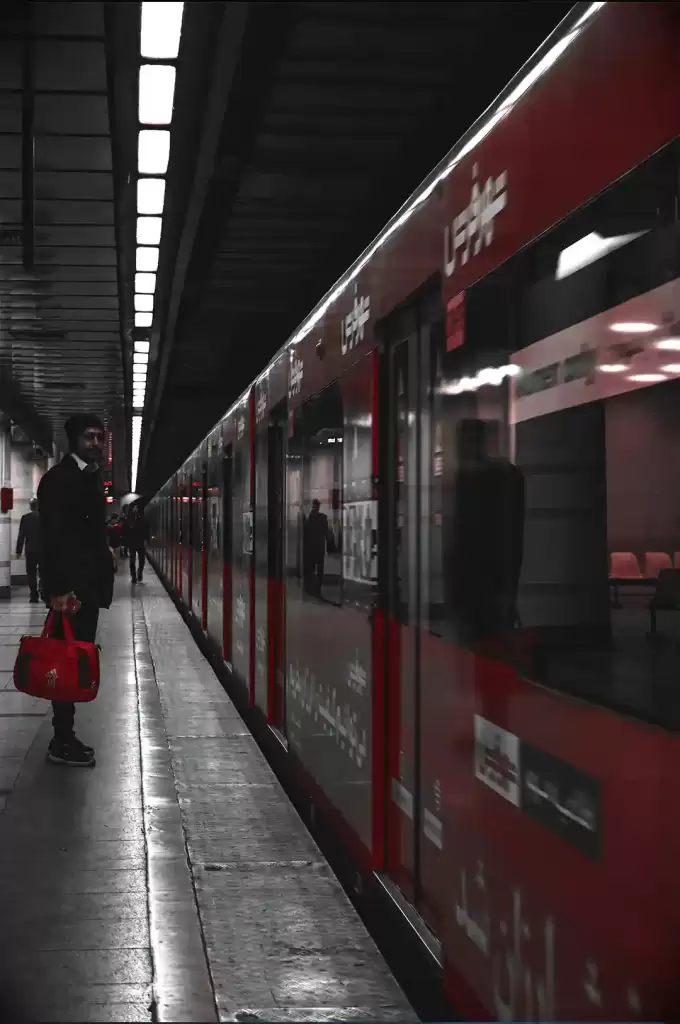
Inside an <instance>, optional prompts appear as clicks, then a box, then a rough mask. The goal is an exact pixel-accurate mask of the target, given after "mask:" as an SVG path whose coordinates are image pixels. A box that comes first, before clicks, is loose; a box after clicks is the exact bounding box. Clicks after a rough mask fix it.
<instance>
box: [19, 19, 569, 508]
mask: <svg viewBox="0 0 680 1024" xmlns="http://www.w3.org/2000/svg"><path fill="white" fill-rule="evenodd" d="M571 6H572V5H571V4H569V3H559V2H549V3H537V2H527V0H525V2H500V3H495V2H487V3H464V2H455V3H453V2H452V3H447V2H445V3H442V2H439V0H437V2H413V3H412V2H398V3H392V2H349V3H348V2H343V0H340V2H330V0H329V2H325V0H314V2H308V3H285V2H273V3H269V2H263V0H259V2H255V3H239V2H237V0H232V2H217V3H201V2H193V3H187V4H185V5H184V22H183V28H182V39H181V47H180V53H179V58H178V61H177V83H176V89H175V111H174V115H173V123H172V135H171V138H172V143H171V151H170V163H169V166H168V172H167V187H166V199H165V215H164V221H163V236H162V240H161V248H160V264H159V267H158V274H157V285H156V298H155V313H154V321H153V329H152V331H151V333H150V335H148V340H149V342H150V349H151V351H150V364H149V380H148V387H147V402H146V409H145V419H144V433H143V437H142V447H141V458H140V473H139V485H138V490H143V491H144V492H146V493H153V492H154V491H155V490H156V489H157V488H158V487H159V486H160V485H161V484H162V483H163V482H164V481H165V480H166V479H167V477H168V476H169V475H170V474H171V473H172V472H173V470H174V469H175V468H176V467H177V466H178V465H179V464H180V463H181V462H182V460H183V459H184V458H185V457H186V455H188V454H189V453H190V452H191V451H192V450H193V449H194V448H195V446H196V445H197V444H198V442H199V441H200V440H201V438H202V437H203V436H204V435H205V434H206V432H207V431H208V430H209V428H210V427H211V426H212V425H213V424H214V423H215V422H216V421H217V419H218V418H219V417H220V415H221V414H222V413H223V412H224V411H225V410H226V409H227V408H228V406H229V405H230V404H231V403H232V401H233V400H234V398H236V397H237V396H238V394H239V393H240V392H241V391H242V390H243V388H244V387H245V386H246V385H247V384H248V382H249V381H250V380H251V379H252V377H254V376H255V375H256V374H257V372H258V371H259V370H260V369H262V367H263V366H264V365H265V364H266V362H267V361H268V359H269V358H270V357H271V355H272V354H273V353H274V352H275V351H276V350H277V349H278V348H279V347H280V346H281V345H282V344H283V343H284V342H285V340H286V338H287V337H288V336H289V334H290V333H291V332H292V331H293V329H294V328H295V326H296V325H297V324H298V323H299V322H300V321H301V320H302V319H303V318H304V316H305V315H306V313H307V312H308V311H309V310H310V309H311V307H312V306H313V305H314V304H315V303H316V301H317V300H318V299H319V298H320V297H321V295H322V294H323V293H324V292H325V291H326V289H327V288H328V287H329V286H330V285H331V284H332V283H333V282H334V280H335V279H336V278H337V277H338V276H339V275H340V274H341V273H342V271H343V270H344V269H345V268H346V267H347V266H348V265H349V264H350V263H351V262H352V261H353V259H354V258H355V257H356V256H357V255H358V253H359V252H361V251H362V250H363V248H364V247H365V246H366V245H367V244H368V243H369V242H370V241H371V240H372V239H373V238H374V237H375V235H376V234H377V233H378V231H379V230H380V228H381V227H382V226H383V224H384V223H385V222H386V221H387V220H388V219H389V217H390V216H391V214H392V213H393V212H394V211H395V210H396V209H397V208H398V207H399V206H400V205H401V203H402V202H403V201H404V199H405V198H406V197H407V196H408V195H409V193H410V192H411V191H412V190H413V189H414V188H415V187H416V186H417V185H418V184H419V182H420V181H421V180H422V179H423V177H424V176H425V175H426V174H427V172H428V171H429V170H430V169H431V168H432V167H433V166H434V165H435V164H436V163H437V161H438V160H439V159H440V158H441V157H442V156H443V155H444V154H445V153H446V152H447V150H448V149H450V147H451V146H452V145H453V143H454V142H455V141H456V139H457V138H458V137H459V136H460V135H462V134H463V133H464V131H465V130H466V129H467V128H468V127H469V126H470V124H471V123H472V122H473V121H474V120H475V119H476V118H477V117H479V115H480V114H481V113H482V112H483V111H484V109H485V108H486V107H487V106H488V104H489V103H490V102H491V101H492V100H493V99H494V97H495V96H496V95H497V94H498V93H499V92H500V90H501V89H502V88H503V86H504V85H505V84H506V83H507V82H508V80H509V79H510V78H511V77H512V76H513V74H514V73H515V72H516V71H517V70H518V69H519V68H520V67H521V65H522V64H523V63H524V62H525V60H527V59H528V57H529V56H530V55H531V54H532V53H533V52H534V50H535V49H536V48H537V47H538V46H539V45H540V43H541V42H542V41H543V40H544V39H545V37H546V36H547V35H548V34H549V33H550V32H551V31H552V29H554V28H555V27H556V25H557V24H558V23H559V22H560V21H561V19H562V18H563V17H564V16H565V15H566V14H567V13H568V11H569V9H570V7H571ZM139 25H140V4H139V3H133V2H126V3H98V2H85V3H61V2H47V3H29V2H17V0H11V2H7V0H6V3H5V5H4V6H3V7H2V9H1V11H0V135H1V136H2V139H1V144H0V409H2V410H3V411H4V412H6V413H9V415H10V416H11V417H12V418H13V419H14V420H15V421H16V422H18V423H20V425H21V426H22V427H23V428H24V430H25V431H26V432H27V433H28V434H29V435H30V436H31V437H32V438H33V439H34V440H35V441H36V442H37V443H39V444H40V445H42V446H45V447H49V446H50V445H51V444H52V442H53V440H54V439H55V438H57V439H58V438H59V431H60V428H61V424H62V422H63V419H64V417H65V416H66V415H67V414H68V413H70V412H72V411H78V410H80V409H88V410H91V409H94V410H96V411H100V412H104V413H106V415H107V416H108V417H109V419H110V420H111V422H112V423H113V425H114V429H115V437H116V448H117V453H118V458H117V459H116V462H117V472H116V476H117V483H118V485H119V487H120V488H121V489H125V488H126V486H127V485H128V483H129V481H128V480H126V479H125V480H124V479H123V477H124V475H125V473H126V471H127V467H128V465H129V456H130V438H129V424H130V417H131V414H132V409H131V407H130V398H131V386H130V385H131V362H132V360H131V352H132V343H133V341H134V340H135V338H137V339H139V337H140V335H139V333H138V332H137V333H136V332H135V328H134V312H133V293H134V273H135V246H136V238H135V219H136V205H135V204H136V178H135V175H136V161H137V129H138V124H137V76H138V67H139Z"/></svg>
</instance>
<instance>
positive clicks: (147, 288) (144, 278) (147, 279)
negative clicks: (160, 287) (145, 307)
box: [135, 274, 156, 295]
mask: <svg viewBox="0 0 680 1024" xmlns="http://www.w3.org/2000/svg"><path fill="white" fill-rule="evenodd" d="M135 291H136V292H140V293H142V292H145V293H146V294H148V295H153V293H154V292H155V291H156V275H155V274H135Z"/></svg>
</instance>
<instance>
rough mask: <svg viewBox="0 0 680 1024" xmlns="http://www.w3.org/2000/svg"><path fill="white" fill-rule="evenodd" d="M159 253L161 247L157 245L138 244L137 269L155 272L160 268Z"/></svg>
mask: <svg viewBox="0 0 680 1024" xmlns="http://www.w3.org/2000/svg"><path fill="white" fill-rule="evenodd" d="M158 253H159V249H158V246H157V245H138V246H137V259H136V267H137V270H140V271H144V272H149V271H152V272H153V273H155V272H156V271H157V270H158Z"/></svg>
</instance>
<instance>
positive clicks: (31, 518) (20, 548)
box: [17, 498, 40, 604]
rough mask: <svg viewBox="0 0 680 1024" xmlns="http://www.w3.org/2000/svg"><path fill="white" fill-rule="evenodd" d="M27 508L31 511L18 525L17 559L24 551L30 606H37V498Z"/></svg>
mask: <svg viewBox="0 0 680 1024" xmlns="http://www.w3.org/2000/svg"><path fill="white" fill-rule="evenodd" d="M29 508H30V510H31V511H30V512H27V513H26V515H25V516H22V517H21V523H20V524H19V536H18V537H17V558H21V556H22V554H23V553H24V551H25V552H26V575H27V576H28V586H29V589H30V591H31V604H37V603H38V601H39V588H38V572H39V567H40V515H39V514H38V499H37V498H33V500H32V501H31V503H30V505H29Z"/></svg>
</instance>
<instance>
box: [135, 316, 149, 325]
mask: <svg viewBox="0 0 680 1024" xmlns="http://www.w3.org/2000/svg"><path fill="white" fill-rule="evenodd" d="M152 323H153V313H135V327H151V325H152Z"/></svg>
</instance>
